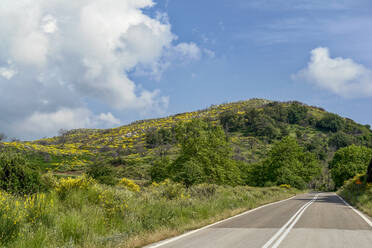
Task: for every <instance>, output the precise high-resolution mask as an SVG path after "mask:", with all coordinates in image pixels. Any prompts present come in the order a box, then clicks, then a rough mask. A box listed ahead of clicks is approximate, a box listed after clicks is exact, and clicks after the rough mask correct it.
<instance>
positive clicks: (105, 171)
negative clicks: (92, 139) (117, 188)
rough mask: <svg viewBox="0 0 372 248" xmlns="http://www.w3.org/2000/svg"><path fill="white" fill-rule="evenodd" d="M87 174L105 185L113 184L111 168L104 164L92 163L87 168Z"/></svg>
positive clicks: (114, 181) (114, 180)
mask: <svg viewBox="0 0 372 248" xmlns="http://www.w3.org/2000/svg"><path fill="white" fill-rule="evenodd" d="M87 175H88V176H90V177H92V178H93V179H95V180H96V181H98V182H99V183H103V184H107V185H115V183H116V179H115V177H114V171H113V169H112V168H111V167H110V166H108V165H104V164H99V163H98V164H93V165H91V166H90V167H89V168H88V170H87Z"/></svg>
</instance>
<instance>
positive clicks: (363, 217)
mask: <svg viewBox="0 0 372 248" xmlns="http://www.w3.org/2000/svg"><path fill="white" fill-rule="evenodd" d="M336 195H337V196H338V197H339V198H340V199H341V200H342V201H343V202H344V203H345V205H346V206H348V207H349V208H351V209H352V210H354V212H355V213H357V214H358V215H359V216H360V217H362V219H363V220H365V222H367V224H368V225H369V226H370V227H372V221H371V220H370V219H369V218H368V217H366V216H365V215H364V214H362V213H361V212H360V211H359V210H357V209H355V208H354V207H353V206H351V205H350V204H349V203H347V201H345V200H344V199H343V198H342V197H341V196H339V195H338V194H336Z"/></svg>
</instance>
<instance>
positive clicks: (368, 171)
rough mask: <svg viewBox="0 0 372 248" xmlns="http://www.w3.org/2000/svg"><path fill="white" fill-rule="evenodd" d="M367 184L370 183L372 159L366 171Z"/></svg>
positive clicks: (371, 179) (371, 180) (371, 181)
mask: <svg viewBox="0 0 372 248" xmlns="http://www.w3.org/2000/svg"><path fill="white" fill-rule="evenodd" d="M367 182H368V183H372V159H371V162H369V166H368V170H367Z"/></svg>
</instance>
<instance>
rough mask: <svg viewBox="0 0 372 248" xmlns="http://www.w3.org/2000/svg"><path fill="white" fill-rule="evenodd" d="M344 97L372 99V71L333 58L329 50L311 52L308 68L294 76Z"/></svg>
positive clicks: (350, 62) (346, 60)
mask: <svg viewBox="0 0 372 248" xmlns="http://www.w3.org/2000/svg"><path fill="white" fill-rule="evenodd" d="M292 78H293V79H294V80H305V81H307V82H309V83H312V84H315V85H317V86H318V87H320V88H323V89H326V90H329V91H331V92H333V93H335V94H338V95H341V96H343V97H353V98H354V97H355V98H357V97H371V96H372V70H371V69H369V68H366V67H365V66H363V65H361V64H358V63H356V62H354V61H353V60H352V59H349V58H341V57H337V58H331V57H330V54H329V49H328V48H324V47H318V48H316V49H314V50H312V51H311V58H310V62H309V63H308V65H307V67H306V68H304V69H302V70H301V71H299V72H298V73H297V74H294V75H292Z"/></svg>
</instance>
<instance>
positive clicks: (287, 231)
mask: <svg viewBox="0 0 372 248" xmlns="http://www.w3.org/2000/svg"><path fill="white" fill-rule="evenodd" d="M317 198H318V195H316V196H315V198H314V199H313V200H312V201H311V202H309V203H308V204H307V205H306V207H305V208H304V209H303V210H302V212H301V213H299V214H298V215H297V217H296V219H295V220H294V221H293V222H292V224H291V225H290V226H289V227H288V228H287V230H285V232H284V233H283V235H282V236H280V238H279V239H278V240H277V241H276V242H275V243H274V245H273V246H272V248H278V246H279V245H280V243H281V242H282V241H283V240H284V239H285V237H287V235H288V233H289V232H290V231H291V230H292V228H293V226H294V225H296V223H297V221H298V220H299V219H300V218H301V216H302V214H303V213H305V210H306V209H307V208H308V207H309V206H310V205H311V204H312V203H313V202H315V201H316V199H317Z"/></svg>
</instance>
